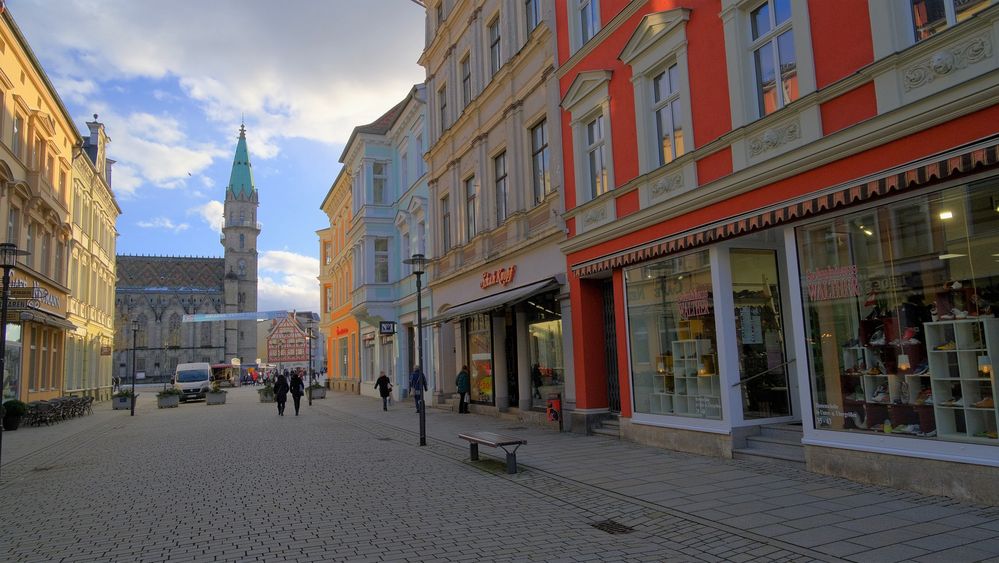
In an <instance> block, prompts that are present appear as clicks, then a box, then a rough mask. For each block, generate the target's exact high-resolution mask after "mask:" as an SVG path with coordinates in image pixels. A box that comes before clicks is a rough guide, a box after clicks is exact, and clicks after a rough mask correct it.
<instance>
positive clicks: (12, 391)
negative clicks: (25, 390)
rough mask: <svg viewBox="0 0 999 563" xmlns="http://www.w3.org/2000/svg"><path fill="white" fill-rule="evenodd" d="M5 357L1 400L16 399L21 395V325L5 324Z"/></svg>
mask: <svg viewBox="0 0 999 563" xmlns="http://www.w3.org/2000/svg"><path fill="white" fill-rule="evenodd" d="M5 356H6V357H5V358H4V364H3V365H4V374H3V398H4V399H17V398H18V397H20V393H21V325H19V324H10V323H8V324H7V348H6V349H5Z"/></svg>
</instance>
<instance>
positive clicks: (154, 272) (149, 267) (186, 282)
mask: <svg viewBox="0 0 999 563" xmlns="http://www.w3.org/2000/svg"><path fill="white" fill-rule="evenodd" d="M115 259H116V261H117V268H118V283H117V289H119V290H122V289H125V290H127V289H144V290H156V289H162V290H183V289H186V290H191V291H197V290H201V291H203V290H218V291H222V288H223V286H222V277H223V275H225V258H193V257H192V258H188V257H183V258H182V257H177V256H121V255H119V256H116V257H115Z"/></svg>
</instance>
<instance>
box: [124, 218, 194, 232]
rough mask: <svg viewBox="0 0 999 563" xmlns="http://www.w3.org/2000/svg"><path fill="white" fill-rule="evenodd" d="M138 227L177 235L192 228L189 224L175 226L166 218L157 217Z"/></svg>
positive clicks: (142, 222) (143, 222)
mask: <svg viewBox="0 0 999 563" xmlns="http://www.w3.org/2000/svg"><path fill="white" fill-rule="evenodd" d="M136 225H138V226H140V227H142V228H143V229H163V230H165V231H173V232H175V233H179V232H181V231H186V230H187V229H188V228H189V227H190V225H188V224H187V223H180V224H174V222H173V221H172V220H170V219H168V218H166V217H156V218H154V219H153V220H151V221H139V222H138V223H136Z"/></svg>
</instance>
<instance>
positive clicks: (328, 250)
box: [323, 241, 333, 265]
mask: <svg viewBox="0 0 999 563" xmlns="http://www.w3.org/2000/svg"><path fill="white" fill-rule="evenodd" d="M323 261H324V262H325V263H326V264H327V265H329V264H332V263H333V243H332V242H330V241H326V242H324V243H323Z"/></svg>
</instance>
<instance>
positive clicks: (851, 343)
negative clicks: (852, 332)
mask: <svg viewBox="0 0 999 563" xmlns="http://www.w3.org/2000/svg"><path fill="white" fill-rule="evenodd" d="M859 346H860V340H857V339H856V338H851V339H849V340H847V341H846V342H844V343H843V347H844V348H857V347H859Z"/></svg>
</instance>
